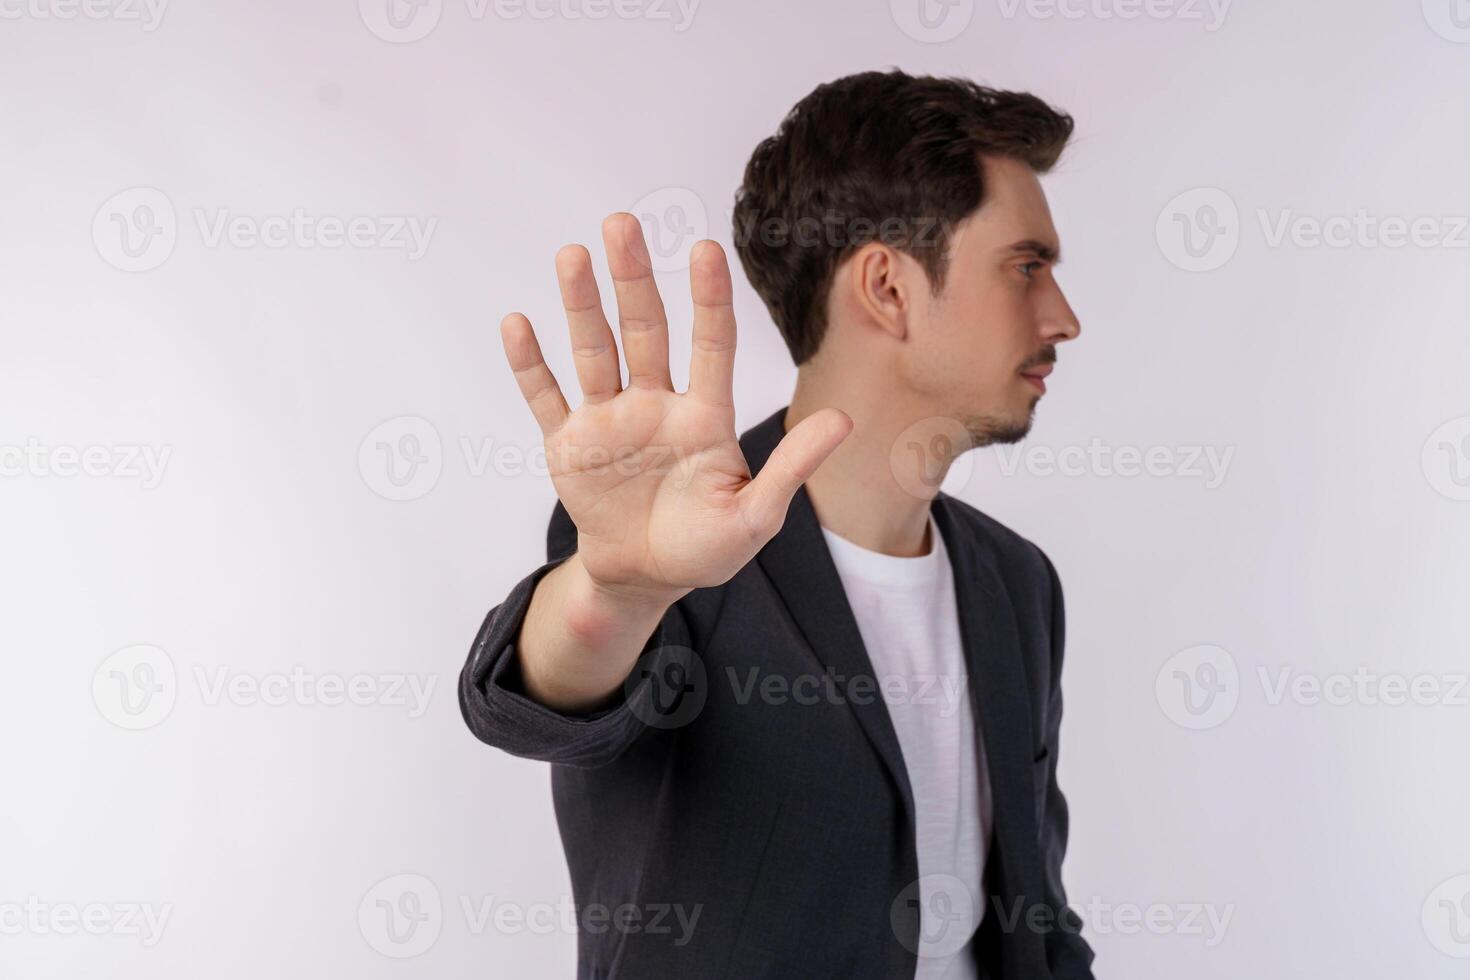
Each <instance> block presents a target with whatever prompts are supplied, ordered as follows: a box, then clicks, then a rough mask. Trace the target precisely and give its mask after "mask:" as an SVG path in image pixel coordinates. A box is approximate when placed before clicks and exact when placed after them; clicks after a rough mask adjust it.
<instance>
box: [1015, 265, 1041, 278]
mask: <svg viewBox="0 0 1470 980" xmlns="http://www.w3.org/2000/svg"><path fill="white" fill-rule="evenodd" d="M1039 268H1041V263H1040V262H1023V263H1021V266H1020V269H1021V275H1023V276H1025V277H1026V278H1027V279H1030V278H1031V273H1032V271H1033V270H1035V269H1039Z"/></svg>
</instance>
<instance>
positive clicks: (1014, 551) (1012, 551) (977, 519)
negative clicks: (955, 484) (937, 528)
mask: <svg viewBox="0 0 1470 980" xmlns="http://www.w3.org/2000/svg"><path fill="white" fill-rule="evenodd" d="M939 496H940V498H941V499H942V500H944V501H945V503H947V504H948V506H949V507H950V512H951V513H952V514H954V515H955V517H956V518H957V519H958V520H959V522H960V523H961V524H963V525H964V526H965V527H966V528H967V529H968V530H969V531H970V532H971V533H972V534H974V535H975V536H976V537H977V538H978V539H979V540H980V542H981V543H982V544H983V545H988V546H989V547H990V548H992V549H993V550H994V552H995V556H996V558H997V559H998V560H999V562H1000V565H1001V567H1002V568H1004V569H1008V570H1010V571H1013V572H1020V573H1021V574H1022V575H1024V576H1026V577H1027V578H1031V577H1033V576H1035V577H1039V578H1040V579H1041V580H1042V581H1043V582H1044V581H1046V580H1047V579H1048V578H1055V577H1056V570H1055V568H1054V567H1053V566H1052V563H1051V559H1050V558H1048V557H1047V556H1046V552H1044V551H1042V550H1041V546H1040V545H1038V544H1036V543H1035V542H1034V541H1032V540H1031V539H1030V538H1027V537H1025V536H1023V535H1022V534H1020V533H1019V532H1017V531H1015V530H1013V529H1011V528H1009V527H1007V526H1006V525H1004V524H1002V523H1001V522H1000V521H998V520H996V519H995V518H993V517H991V516H990V515H989V514H987V513H985V512H984V511H982V510H981V509H980V508H978V507H975V506H974V505H972V504H968V503H966V502H965V501H963V500H961V499H959V498H958V497H953V496H950V495H949V494H947V493H940V495H939Z"/></svg>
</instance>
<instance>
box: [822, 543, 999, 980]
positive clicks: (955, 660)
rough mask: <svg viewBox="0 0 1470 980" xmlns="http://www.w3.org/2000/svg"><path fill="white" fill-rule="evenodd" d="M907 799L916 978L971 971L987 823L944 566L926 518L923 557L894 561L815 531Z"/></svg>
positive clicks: (980, 761) (988, 810)
mask: <svg viewBox="0 0 1470 980" xmlns="http://www.w3.org/2000/svg"><path fill="white" fill-rule="evenodd" d="M822 534H823V536H824V537H825V538H826V539H827V548H828V550H829V551H830V552H831V553H832V561H833V563H834V564H835V565H836V566H837V572H838V575H839V577H840V578H841V579H842V585H843V588H844V590H845V591H846V592H847V601H848V604H849V605H850V606H851V607H852V611H853V615H854V617H855V618H856V619H857V624H858V630H859V632H860V633H861V634H862V638H863V645H864V646H865V647H866V648H867V651H868V658H869V659H870V660H872V662H873V671H874V675H875V678H876V680H877V681H878V689H879V690H880V691H881V692H883V695H882V696H883V700H884V703H885V704H886V705H887V707H888V713H889V717H891V718H892V720H893V728H894V731H895V732H896V733H897V735H898V742H899V746H900V747H901V748H902V749H903V761H904V766H905V767H906V768H907V769H908V775H909V784H910V786H911V788H912V790H913V795H914V819H915V822H916V827H915V843H916V844H917V847H918V852H919V895H918V898H919V903H920V906H919V907H920V924H921V925H920V928H921V939H920V945H919V949H918V953H919V967H918V972H917V973H916V974H915V976H916V980H939V978H944V980H961V978H971V977H974V976H975V975H976V971H975V966H974V959H973V952H972V951H971V949H970V943H971V942H972V941H973V939H974V933H975V929H976V927H977V926H978V925H979V924H980V919H981V916H982V915H983V913H984V910H985V891H984V880H985V854H986V852H987V851H988V850H989V847H990V838H991V830H992V823H993V819H994V815H993V809H992V804H991V798H990V782H989V779H987V778H986V771H985V754H984V749H983V746H980V745H979V738H978V735H977V732H976V728H975V717H974V712H973V711H971V708H970V696H969V690H968V687H967V685H966V681H967V671H966V669H965V656H964V649H963V647H962V646H961V640H960V623H959V609H958V607H957V606H956V604H955V590H954V570H953V567H952V566H951V565H950V562H949V554H948V552H947V551H946V550H945V547H944V538H943V536H942V535H941V534H940V533H939V527H938V526H937V525H936V524H935V522H934V517H933V515H930V517H929V540H930V542H931V543H932V544H931V547H930V549H929V553H928V554H927V555H922V556H920V557H918V558H897V557H894V556H892V555H884V554H880V553H879V552H876V551H869V550H867V549H866V548H861V547H859V546H857V545H855V544H853V543H852V542H851V541H848V540H847V539H845V538H840V537H838V536H837V535H835V534H833V533H832V532H831V531H829V530H827V529H826V528H823V529H822Z"/></svg>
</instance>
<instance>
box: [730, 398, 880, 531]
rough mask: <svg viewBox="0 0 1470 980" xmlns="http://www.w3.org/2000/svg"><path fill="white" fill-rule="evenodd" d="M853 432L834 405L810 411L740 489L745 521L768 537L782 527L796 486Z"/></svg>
mask: <svg viewBox="0 0 1470 980" xmlns="http://www.w3.org/2000/svg"><path fill="white" fill-rule="evenodd" d="M850 432H852V419H850V418H849V417H848V416H847V415H846V414H845V413H843V412H840V411H838V410H837V409H835V408H824V409H822V410H821V411H818V412H813V413H812V414H811V415H808V416H807V417H806V418H804V419H802V420H801V421H800V422H799V423H797V425H796V427H795V428H793V429H792V430H791V431H790V432H788V433H786V436H785V437H784V438H783V439H782V440H781V443H780V445H778V446H777V447H776V448H775V450H774V451H772V453H771V458H770V459H768V460H766V464H765V465H764V466H762V467H761V471H760V472H759V473H757V474H756V476H755V479H753V480H751V481H750V482H749V483H748V484H746V485H745V487H744V488H743V489H742V490H741V491H740V495H739V497H740V501H741V509H742V512H743V513H744V515H745V523H746V524H747V525H748V526H750V527H752V528H755V529H757V530H758V531H759V532H760V533H761V534H762V535H763V536H764V537H766V538H767V539H769V538H771V537H773V536H774V535H775V534H776V532H777V531H779V530H780V529H781V525H782V524H783V523H784V522H785V520H786V508H788V507H789V506H791V498H792V497H793V496H795V495H796V490H797V488H798V487H800V486H801V485H802V484H803V483H805V482H806V481H807V479H808V478H809V477H810V476H811V475H812V474H813V473H815V472H816V471H817V467H818V466H821V465H822V461H823V460H825V459H826V458H827V457H828V456H830V455H831V454H832V450H834V449H836V448H837V446H838V445H839V444H840V443H841V442H842V440H843V439H846V438H847V436H848V433H850Z"/></svg>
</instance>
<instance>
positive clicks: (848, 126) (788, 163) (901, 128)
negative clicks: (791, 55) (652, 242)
mask: <svg viewBox="0 0 1470 980" xmlns="http://www.w3.org/2000/svg"><path fill="white" fill-rule="evenodd" d="M1071 134H1072V117H1071V116H1068V115H1067V114H1065V113H1063V112H1059V111H1058V110H1056V109H1053V108H1051V107H1050V106H1048V105H1047V104H1046V103H1045V102H1042V101H1041V100H1040V99H1038V98H1037V97H1036V96H1034V95H1030V94H1028V93H1025V92H1005V91H998V90H996V89H991V88H985V87H984V86H981V85H977V84H975V83H974V82H972V81H969V80H967V79H962V78H936V77H933V76H929V75H921V76H913V75H909V74H906V73H905V72H902V71H899V70H898V69H891V70H889V71H886V72H879V71H870V72H863V73H861V74H857V75H849V76H847V77H845V78H839V79H837V80H836V81H833V82H828V83H826V84H823V85H819V86H817V87H816V88H815V89H814V90H812V92H811V94H810V95H808V96H806V98H804V99H802V100H801V101H800V102H798V103H797V104H796V105H795V106H794V107H793V108H792V109H791V111H790V112H789V113H787V115H786V118H785V119H783V120H782V121H781V125H780V127H779V128H778V129H777V130H776V133H775V135H774V136H770V137H768V138H766V139H764V140H762V141H761V143H760V145H759V146H757V147H756V148H755V153H754V154H752V155H751V158H750V162H749V163H748V164H746V167H745V178H744V180H743V182H742V183H741V186H740V189H739V190H738V191H737V192H736V195H735V210H734V215H733V218H734V225H735V229H734V234H735V248H736V251H737V252H738V253H739V255H740V264H741V265H742V266H744V268H745V274H746V276H748V277H749V279H750V282H751V284H752V285H753V286H754V287H755V290H756V292H757V293H759V294H760V297H761V299H762V300H764V301H765V304H766V309H767V310H769V311H770V314H771V317H772V319H774V320H775V321H776V326H777V327H778V328H779V329H780V331H781V335H782V337H784V338H785V340H786V346H787V348H788V349H789V350H790V351H791V357H792V359H793V360H794V361H795V362H796V363H797V364H801V363H803V362H804V361H806V360H807V359H808V358H810V357H811V356H812V355H813V354H814V353H816V351H817V348H818V347H819V346H821V343H822V336H823V334H824V333H825V332H826V328H827V303H826V299H827V293H828V290H829V289H830V287H831V283H832V276H833V273H834V272H835V270H836V269H837V267H838V265H840V264H841V263H842V261H843V260H844V259H845V258H846V257H847V256H848V255H849V254H851V253H852V252H853V251H855V250H857V249H858V248H860V247H862V246H863V245H865V244H867V243H868V242H870V241H874V240H881V241H883V242H884V243H886V244H888V245H890V246H892V247H893V248H896V249H898V250H899V251H901V252H903V253H905V254H907V255H911V256H913V257H914V258H915V259H917V260H918V261H919V262H920V263H921V264H922V266H923V268H924V271H925V273H926V274H927V275H928V277H929V284H930V288H931V289H932V290H933V292H934V293H935V294H938V293H939V291H940V290H941V289H942V288H943V286H944V276H945V271H946V267H947V264H948V259H949V232H950V230H951V229H952V228H953V226H954V225H956V224H958V223H959V222H961V221H963V220H964V219H965V218H966V217H968V216H969V215H970V214H972V213H973V212H974V211H975V210H976V209H977V208H979V207H980V205H981V203H982V202H983V200H984V195H985V181H984V170H983V167H982V162H981V155H982V154H989V155H995V156H1006V157H1014V158H1016V159H1019V160H1022V161H1023V162H1025V163H1026V164H1027V165H1029V166H1030V167H1031V168H1032V169H1033V170H1035V171H1036V172H1037V173H1045V172H1047V171H1048V170H1050V169H1051V168H1052V166H1053V165H1054V164H1055V163H1056V161H1057V158H1058V157H1060V156H1061V153H1062V149H1063V148H1064V147H1065V146H1066V143H1067V140H1068V138H1070V136H1071Z"/></svg>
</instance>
